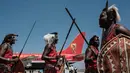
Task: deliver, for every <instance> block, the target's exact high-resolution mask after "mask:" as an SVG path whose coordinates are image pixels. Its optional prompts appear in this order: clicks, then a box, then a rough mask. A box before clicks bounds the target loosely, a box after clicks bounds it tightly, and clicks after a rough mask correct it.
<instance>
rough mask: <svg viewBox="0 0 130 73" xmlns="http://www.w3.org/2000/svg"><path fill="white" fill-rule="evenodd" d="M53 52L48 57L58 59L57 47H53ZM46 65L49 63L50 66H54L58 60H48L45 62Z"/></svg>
mask: <svg viewBox="0 0 130 73" xmlns="http://www.w3.org/2000/svg"><path fill="white" fill-rule="evenodd" d="M50 49H51V51H50V53H49V54H48V55H47V56H49V57H56V56H57V51H56V47H55V46H51V48H50ZM45 62H46V63H48V64H50V63H51V64H53V63H56V60H49V61H48V60H46V61H45Z"/></svg>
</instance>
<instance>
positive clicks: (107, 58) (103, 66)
mask: <svg viewBox="0 0 130 73" xmlns="http://www.w3.org/2000/svg"><path fill="white" fill-rule="evenodd" d="M97 68H98V72H99V73H130V37H128V36H126V35H123V34H119V35H117V36H116V37H114V38H113V39H111V40H110V41H109V42H108V43H106V44H105V45H104V46H103V47H102V48H101V51H100V53H99V55H98V59H97Z"/></svg>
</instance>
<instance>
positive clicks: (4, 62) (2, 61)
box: [0, 44, 13, 73]
mask: <svg viewBox="0 0 130 73" xmlns="http://www.w3.org/2000/svg"><path fill="white" fill-rule="evenodd" d="M3 45H4V44H3ZM7 45H8V44H7ZM9 46H10V45H9ZM12 56H13V51H12V48H11V47H10V48H7V50H6V51H5V53H4V56H3V57H4V58H9V59H12ZM0 64H5V65H7V66H8V67H9V69H10V68H11V66H12V64H11V63H9V62H7V61H4V60H0ZM2 71H3V70H2ZM0 73H2V72H1V70H0Z"/></svg>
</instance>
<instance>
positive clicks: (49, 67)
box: [44, 46, 59, 73]
mask: <svg viewBox="0 0 130 73" xmlns="http://www.w3.org/2000/svg"><path fill="white" fill-rule="evenodd" d="M50 49H51V51H50V53H49V54H48V55H47V56H49V57H56V56H57V51H56V47H55V46H51V48H50ZM45 62H46V66H45V68H44V73H59V70H58V69H56V68H57V67H55V68H54V66H55V64H56V60H49V61H48V60H45Z"/></svg>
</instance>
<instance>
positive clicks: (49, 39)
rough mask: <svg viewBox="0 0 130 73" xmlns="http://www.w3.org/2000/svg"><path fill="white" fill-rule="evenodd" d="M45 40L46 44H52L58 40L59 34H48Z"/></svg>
mask: <svg viewBox="0 0 130 73" xmlns="http://www.w3.org/2000/svg"><path fill="white" fill-rule="evenodd" d="M43 39H44V40H45V42H46V44H52V43H53V42H54V40H55V39H57V34H53V33H48V34H46V35H45V36H44V37H43Z"/></svg>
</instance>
